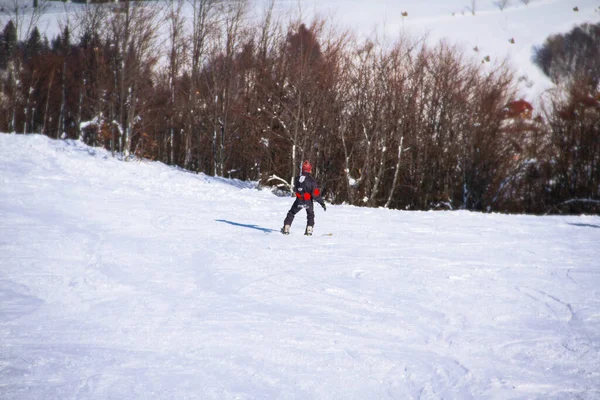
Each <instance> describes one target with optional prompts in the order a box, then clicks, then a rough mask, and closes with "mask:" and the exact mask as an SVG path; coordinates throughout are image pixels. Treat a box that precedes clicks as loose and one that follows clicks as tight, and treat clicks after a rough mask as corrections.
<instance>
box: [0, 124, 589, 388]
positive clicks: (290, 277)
mask: <svg viewBox="0 0 600 400" xmlns="http://www.w3.org/2000/svg"><path fill="white" fill-rule="evenodd" d="M0 199H1V201H0V299H1V301H0V398H2V399H42V398H43V399H105V398H123V399H124V398H127V399H142V398H153V399H154V398H158V399H271V398H286V399H292V398H293V399H341V398H343V399H386V398H390V399H391V398H402V399H411V398H421V399H441V398H453V399H481V398H495V399H499V398H502V399H548V398H556V399H565V398H579V399H595V398H598V397H599V396H600V386H599V384H598V382H600V314H599V313H598V310H599V309H600V289H599V288H600V269H599V268H600V265H599V264H598V259H600V249H599V247H598V245H597V244H598V243H599V242H600V217H598V216H580V217H533V216H507V215H496V214H477V213H469V212H402V211H391V210H387V209H366V208H356V207H351V206H333V205H332V206H330V207H328V210H327V212H326V213H324V212H322V211H321V210H320V209H318V210H317V216H316V227H315V229H316V234H315V236H313V237H305V236H303V235H302V232H303V229H304V216H303V215H302V214H300V215H299V217H298V218H297V219H296V222H295V224H294V225H293V227H292V234H291V235H290V236H287V237H286V236H283V235H281V234H279V232H278V229H279V228H280V226H281V222H282V220H283V218H284V216H285V213H286V212H287V209H288V208H289V206H290V205H291V203H292V199H291V198H289V197H288V198H280V197H276V196H274V195H273V194H271V193H270V192H269V191H266V190H258V189H256V188H254V186H253V185H252V184H247V183H243V182H239V181H230V180H224V179H218V178H211V177H208V176H205V175H202V174H191V173H186V172H183V171H180V170H177V169H174V168H171V167H167V166H165V165H163V164H160V163H153V162H147V161H141V162H129V163H124V162H119V161H117V160H116V159H115V158H112V157H111V156H110V154H109V153H107V152H106V151H104V150H101V149H97V148H90V147H87V146H85V145H83V144H81V143H80V142H76V141H53V140H50V139H48V138H46V137H44V136H40V135H28V136H23V135H6V134H1V135H0ZM329 233H331V234H332V235H331V236H323V234H329Z"/></svg>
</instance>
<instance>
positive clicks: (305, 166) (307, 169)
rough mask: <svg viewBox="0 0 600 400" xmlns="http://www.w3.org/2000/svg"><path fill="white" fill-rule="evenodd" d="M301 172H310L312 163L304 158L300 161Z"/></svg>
mask: <svg viewBox="0 0 600 400" xmlns="http://www.w3.org/2000/svg"><path fill="white" fill-rule="evenodd" d="M302 172H307V173H309V174H310V173H311V172H312V165H310V161H308V160H305V161H304V162H303V163H302Z"/></svg>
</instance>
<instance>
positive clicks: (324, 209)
mask: <svg viewBox="0 0 600 400" xmlns="http://www.w3.org/2000/svg"><path fill="white" fill-rule="evenodd" d="M321 207H323V211H327V206H326V205H325V203H323V204H321Z"/></svg>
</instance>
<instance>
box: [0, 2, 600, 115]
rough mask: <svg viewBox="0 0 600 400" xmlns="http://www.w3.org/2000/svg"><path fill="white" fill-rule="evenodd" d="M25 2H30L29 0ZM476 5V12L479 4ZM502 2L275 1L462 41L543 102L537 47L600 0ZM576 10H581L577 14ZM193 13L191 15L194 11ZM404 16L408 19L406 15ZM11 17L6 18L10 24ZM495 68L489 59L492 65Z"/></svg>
mask: <svg viewBox="0 0 600 400" xmlns="http://www.w3.org/2000/svg"><path fill="white" fill-rule="evenodd" d="M16 1H23V2H26V3H27V4H29V2H28V0H16ZM270 2H271V0H250V4H251V5H252V13H253V15H254V16H255V17H256V18H259V17H260V16H261V15H262V14H263V11H264V9H265V7H266V6H267V5H268V4H270ZM473 3H475V5H476V6H475V15H473V13H472V11H471V9H472V4H473ZM499 3H502V2H501V1H496V0H485V1H484V0H477V1H475V2H473V1H472V0H428V1H421V0H405V1H393V0H370V1H364V0H299V1H295V0H294V1H290V0H275V10H276V12H277V13H278V14H279V15H284V16H286V17H283V18H284V20H287V19H289V18H290V16H297V15H298V14H301V15H302V16H303V20H306V21H310V20H311V19H312V18H314V16H315V15H318V16H321V17H327V18H329V19H330V21H332V23H333V24H334V25H335V26H336V27H338V28H340V29H349V30H350V31H352V32H354V33H356V35H357V37H358V38H364V37H373V36H374V35H378V36H379V38H380V39H382V38H384V39H383V40H384V41H386V42H392V41H393V40H395V39H396V38H397V37H398V36H399V35H400V34H401V33H402V32H405V33H407V34H409V35H411V36H414V37H423V36H427V37H428V39H429V43H431V44H432V45H434V44H436V43H438V42H439V41H440V40H446V41H448V42H449V43H451V44H456V45H458V46H460V47H461V48H462V49H463V50H464V51H465V54H466V55H467V56H468V57H472V58H473V60H475V61H476V62H479V61H481V60H483V59H484V58H486V57H487V56H489V57H490V60H491V62H490V64H489V65H490V66H493V65H495V64H497V63H500V62H502V61H503V60H507V61H508V62H509V64H510V65H511V66H512V67H513V68H514V69H515V70H516V71H517V77H518V78H520V83H519V89H520V93H519V94H520V95H521V96H522V97H524V98H525V99H527V100H529V101H531V102H533V103H536V102H537V98H538V97H539V95H540V94H541V93H543V91H544V90H546V89H548V88H550V87H551V86H552V85H551V83H550V81H549V80H548V78H547V77H545V76H544V75H543V74H542V73H541V71H540V70H539V69H538V68H537V67H536V66H535V65H534V64H533V63H532V62H531V57H532V54H533V53H532V51H533V47H534V46H540V45H541V44H543V43H544V41H545V40H546V38H547V37H548V36H549V35H551V34H556V33H566V32H568V31H569V30H571V29H572V28H573V27H574V26H575V25H579V24H582V23H585V22H588V23H590V22H591V23H597V22H598V21H600V3H598V1H597V0H530V1H529V2H528V3H529V4H528V5H527V6H526V5H525V4H524V3H523V2H522V1H521V0H508V1H507V2H506V7H505V8H503V10H500V8H499V7H498V6H497V4H499ZM80 7H82V5H80V4H71V3H67V4H66V5H65V4H61V3H59V2H53V3H51V7H50V9H49V11H48V13H47V14H46V15H45V16H44V17H43V18H42V19H41V21H40V30H41V31H42V32H43V33H45V34H46V35H48V37H50V38H52V37H54V36H56V35H57V34H58V32H59V29H60V26H61V25H63V26H64V24H65V22H66V21H67V19H71V22H72V20H73V15H74V14H73V13H74V12H76V10H77V9H78V8H80ZM575 10H576V11H575ZM190 13H191V11H190V12H189V13H188V14H190ZM403 14H404V15H405V16H403ZM4 19H6V16H0V21H4ZM474 49H477V50H474ZM486 65H487V64H486Z"/></svg>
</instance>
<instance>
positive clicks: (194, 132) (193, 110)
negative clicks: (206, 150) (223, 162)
mask: <svg viewBox="0 0 600 400" xmlns="http://www.w3.org/2000/svg"><path fill="white" fill-rule="evenodd" d="M188 1H189V3H190V5H191V6H192V10H193V15H192V28H191V29H192V30H191V37H190V38H189V42H190V51H191V54H190V56H189V57H188V60H189V62H190V65H189V70H190V87H189V92H188V93H189V94H188V105H187V108H186V112H185V123H184V135H185V139H184V140H185V146H186V149H185V152H186V157H188V156H189V157H191V153H192V140H193V138H194V137H195V138H196V147H197V151H196V158H197V159H198V163H200V160H201V159H202V150H203V149H202V146H201V145H200V143H201V141H202V136H203V131H202V129H201V127H200V126H201V122H200V117H201V115H202V113H203V109H204V108H206V103H204V102H201V99H202V98H203V94H202V93H200V88H201V87H206V85H205V84H204V85H201V81H202V77H201V75H202V67H203V63H204V61H205V60H206V58H207V56H208V55H207V53H208V48H209V47H210V46H211V41H212V39H213V37H215V36H216V34H217V26H216V25H217V12H216V11H217V9H216V4H217V3H218V0H188ZM188 146H189V147H188ZM188 161H189V160H188Z"/></svg>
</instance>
